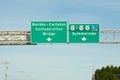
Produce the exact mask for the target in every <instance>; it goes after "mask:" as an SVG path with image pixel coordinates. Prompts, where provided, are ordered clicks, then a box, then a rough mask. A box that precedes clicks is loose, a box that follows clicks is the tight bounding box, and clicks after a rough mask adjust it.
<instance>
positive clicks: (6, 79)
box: [0, 60, 9, 80]
mask: <svg viewBox="0 0 120 80" xmlns="http://www.w3.org/2000/svg"><path fill="white" fill-rule="evenodd" d="M0 63H1V64H4V66H5V80H8V65H7V64H9V62H7V61H1V60H0Z"/></svg>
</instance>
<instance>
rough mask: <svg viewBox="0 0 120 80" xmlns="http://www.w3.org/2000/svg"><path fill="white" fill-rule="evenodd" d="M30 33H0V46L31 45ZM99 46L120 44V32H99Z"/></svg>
mask: <svg viewBox="0 0 120 80" xmlns="http://www.w3.org/2000/svg"><path fill="white" fill-rule="evenodd" d="M30 33H31V32H30V31H0V45H32V43H31V38H30ZM99 44H120V30H100V42H99Z"/></svg>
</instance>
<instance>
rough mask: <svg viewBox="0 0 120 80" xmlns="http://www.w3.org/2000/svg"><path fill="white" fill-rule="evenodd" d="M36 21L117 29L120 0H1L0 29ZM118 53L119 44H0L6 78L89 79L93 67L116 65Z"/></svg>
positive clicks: (27, 26)
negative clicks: (89, 24) (6, 69)
mask: <svg viewBox="0 0 120 80" xmlns="http://www.w3.org/2000/svg"><path fill="white" fill-rule="evenodd" d="M39 20H65V21H67V22H68V23H97V24H100V29H120V22H119V21H120V1H119V0H0V30H30V23H31V21H39ZM119 53H120V45H118V44H116V45H112V44H106V45H103V44H52V45H50V44H39V45H32V46H30V45H29V46H27V45H26V46H0V59H2V60H7V61H9V62H10V64H9V78H8V79H9V80H20V78H21V79H23V80H26V79H27V80H91V78H92V74H93V73H94V71H95V69H97V68H101V67H102V66H106V65H115V66H119V65H120V62H119V61H120V58H119V56H120V54H119ZM0 68H1V70H0V79H3V78H4V75H3V72H4V66H3V65H2V64H0ZM20 71H24V73H20ZM28 75H30V76H28ZM28 77H30V78H28Z"/></svg>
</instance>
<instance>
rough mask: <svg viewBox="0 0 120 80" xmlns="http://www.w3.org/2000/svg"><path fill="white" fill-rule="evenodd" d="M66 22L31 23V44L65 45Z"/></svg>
mask: <svg viewBox="0 0 120 80" xmlns="http://www.w3.org/2000/svg"><path fill="white" fill-rule="evenodd" d="M66 42H67V22H66V21H32V22H31V43H33V44H36V43H66Z"/></svg>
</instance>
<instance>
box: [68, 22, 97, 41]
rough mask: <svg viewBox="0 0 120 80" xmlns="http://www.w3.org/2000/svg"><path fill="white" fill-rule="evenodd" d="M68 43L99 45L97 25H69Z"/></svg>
mask: <svg viewBox="0 0 120 80" xmlns="http://www.w3.org/2000/svg"><path fill="white" fill-rule="evenodd" d="M69 43H99V24H69Z"/></svg>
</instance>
